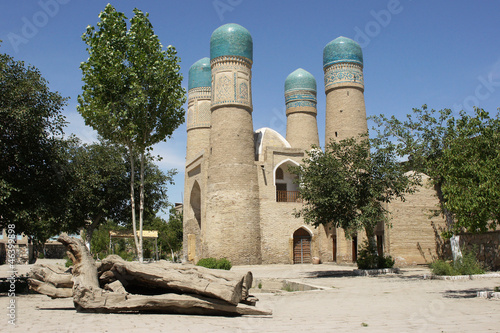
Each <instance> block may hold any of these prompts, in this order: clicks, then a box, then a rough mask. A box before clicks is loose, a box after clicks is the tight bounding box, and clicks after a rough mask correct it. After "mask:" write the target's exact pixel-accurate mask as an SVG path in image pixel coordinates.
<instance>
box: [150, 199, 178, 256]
mask: <svg viewBox="0 0 500 333" xmlns="http://www.w3.org/2000/svg"><path fill="white" fill-rule="evenodd" d="M147 225H148V226H149V227H150V228H151V229H153V230H158V247H159V248H160V249H169V250H170V254H171V257H172V260H174V258H175V253H176V252H178V251H179V250H181V249H182V235H183V234H182V232H183V229H182V213H178V212H177V211H176V209H175V208H173V207H171V208H170V215H169V219H168V222H167V221H165V220H164V219H162V218H160V217H156V218H154V219H153V220H151V222H150V223H148V224H147Z"/></svg>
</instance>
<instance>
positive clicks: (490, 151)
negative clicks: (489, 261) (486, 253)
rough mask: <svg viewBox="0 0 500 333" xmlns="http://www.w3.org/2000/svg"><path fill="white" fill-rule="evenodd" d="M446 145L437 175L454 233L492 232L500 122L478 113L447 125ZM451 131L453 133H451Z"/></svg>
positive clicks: (499, 182)
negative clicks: (452, 219) (448, 128)
mask: <svg viewBox="0 0 500 333" xmlns="http://www.w3.org/2000/svg"><path fill="white" fill-rule="evenodd" d="M450 127H451V128H450V142H449V144H448V146H447V147H446V149H444V150H443V163H442V164H441V165H440V172H441V174H442V175H443V178H444V179H445V180H446V181H444V182H443V184H442V192H443V197H444V198H445V202H444V207H445V208H446V210H448V211H450V212H452V213H453V215H454V218H455V224H454V230H455V231H460V230H467V231H471V232H486V231H487V230H488V229H490V230H495V229H496V226H497V225H498V221H499V218H500V119H499V115H498V114H497V117H496V118H490V116H489V114H488V113H487V112H485V111H484V110H482V109H476V111H475V115H474V116H469V115H467V114H465V113H462V114H461V115H460V118H458V119H456V120H455V121H454V122H450ZM452 130H453V131H452Z"/></svg>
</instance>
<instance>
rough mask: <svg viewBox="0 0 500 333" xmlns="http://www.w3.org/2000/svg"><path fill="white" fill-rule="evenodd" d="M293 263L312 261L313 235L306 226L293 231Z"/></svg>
mask: <svg viewBox="0 0 500 333" xmlns="http://www.w3.org/2000/svg"><path fill="white" fill-rule="evenodd" d="M293 263H294V264H309V263H311V235H310V234H309V232H307V230H305V229H304V228H300V229H297V231H295V232H294V233H293Z"/></svg>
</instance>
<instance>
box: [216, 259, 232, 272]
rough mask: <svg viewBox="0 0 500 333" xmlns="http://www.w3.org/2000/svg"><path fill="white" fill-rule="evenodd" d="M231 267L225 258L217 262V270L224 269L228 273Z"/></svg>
mask: <svg viewBox="0 0 500 333" xmlns="http://www.w3.org/2000/svg"><path fill="white" fill-rule="evenodd" d="M232 266H233V265H231V262H230V261H229V260H227V259H226V258H222V259H219V260H218V261H217V269H225V270H226V271H228V270H230V269H231V267H232Z"/></svg>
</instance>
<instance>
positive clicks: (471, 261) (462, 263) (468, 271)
mask: <svg viewBox="0 0 500 333" xmlns="http://www.w3.org/2000/svg"><path fill="white" fill-rule="evenodd" d="M430 268H431V271H432V273H433V274H435V275H473V274H484V267H483V265H482V264H481V263H480V262H479V261H478V260H477V258H476V252H475V251H474V250H470V251H469V250H466V249H462V257H461V258H459V259H457V260H456V261H455V262H452V261H444V260H436V261H435V262H433V263H431V264H430Z"/></svg>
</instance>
